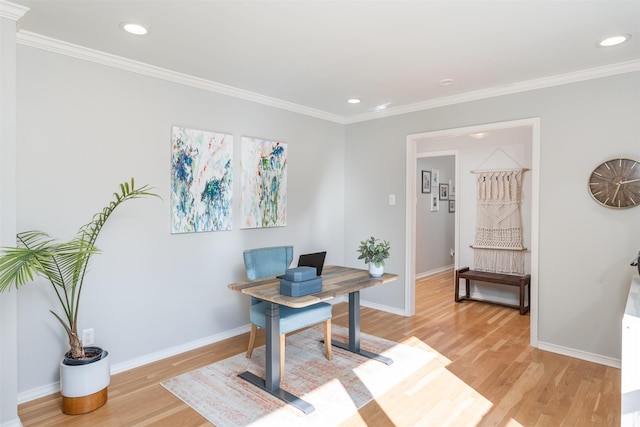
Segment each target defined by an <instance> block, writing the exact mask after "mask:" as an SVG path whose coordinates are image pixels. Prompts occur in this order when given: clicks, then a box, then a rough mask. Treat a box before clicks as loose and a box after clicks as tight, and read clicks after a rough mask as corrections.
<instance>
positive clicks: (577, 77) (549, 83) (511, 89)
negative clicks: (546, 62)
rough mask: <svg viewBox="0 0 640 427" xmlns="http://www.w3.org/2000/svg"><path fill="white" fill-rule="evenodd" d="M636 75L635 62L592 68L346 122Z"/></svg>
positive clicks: (637, 65) (638, 63)
mask: <svg viewBox="0 0 640 427" xmlns="http://www.w3.org/2000/svg"><path fill="white" fill-rule="evenodd" d="M634 71H640V60H637V59H636V60H633V61H627V62H621V63H618V64H612V65H606V66H603V67H596V68H589V69H586V70H580V71H574V72H571V73H566V74H559V75H556V76H549V77H543V78H539V79H533V80H527V81H523V82H518V83H514V84H509V85H503V86H497V87H493V88H488V89H481V90H476V91H472V92H466V93H461V94H459V95H453V96H447V97H444V98H437V99H431V100H428V101H422V102H416V103H415V104H409V105H403V106H399V107H394V108H388V109H386V110H383V111H381V112H370V113H364V114H359V115H355V116H350V117H345V118H344V122H345V123H346V124H351V123H358V122H364V121H367V120H375V119H380V118H383V117H390V116H397V115H400V114H407V113H414V112H416V111H423V110H430V109H433V108H440V107H444V106H448V105H454V104H461V103H463V102H469V101H477V100H480V99H487V98H493V97H496V96H502V95H511V94H514V93H520V92H528V91H531V90H537V89H544V88H548V87H554V86H560V85H564V84H568V83H576V82H581V81H585V80H592V79H598V78H601V77H609V76H615V75H617V74H625V73H631V72H634Z"/></svg>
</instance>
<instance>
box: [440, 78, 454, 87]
mask: <svg viewBox="0 0 640 427" xmlns="http://www.w3.org/2000/svg"><path fill="white" fill-rule="evenodd" d="M452 84H453V79H442V80H440V86H451V85H452Z"/></svg>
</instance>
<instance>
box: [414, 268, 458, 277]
mask: <svg viewBox="0 0 640 427" xmlns="http://www.w3.org/2000/svg"><path fill="white" fill-rule="evenodd" d="M453 267H454V265H453V264H451V265H446V266H444V267H439V268H435V269H433V270H429V271H425V272H423V273H420V274H416V280H420V279H424V278H425V277H429V276H434V275H436V274H440V273H444V272H445V271H448V270H453Z"/></svg>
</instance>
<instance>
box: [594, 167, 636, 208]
mask: <svg viewBox="0 0 640 427" xmlns="http://www.w3.org/2000/svg"><path fill="white" fill-rule="evenodd" d="M589 193H590V194H591V196H592V197H593V199H594V200H595V201H596V202H598V203H600V204H601V205H603V206H606V207H608V208H614V209H625V208H633V207H635V206H639V205H640V163H638V161H637V160H632V159H624V158H620V159H611V160H607V161H606V162H604V163H602V164H601V165H599V166H597V167H596V168H595V169H594V170H593V172H591V176H590V177H589Z"/></svg>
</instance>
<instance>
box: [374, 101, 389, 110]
mask: <svg viewBox="0 0 640 427" xmlns="http://www.w3.org/2000/svg"><path fill="white" fill-rule="evenodd" d="M389 105H391V103H390V102H385V103H384V104H380V105H376V106H375V107H374V108H373V109H374V110H375V111H382V110H386V109H387V107H388V106H389Z"/></svg>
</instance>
